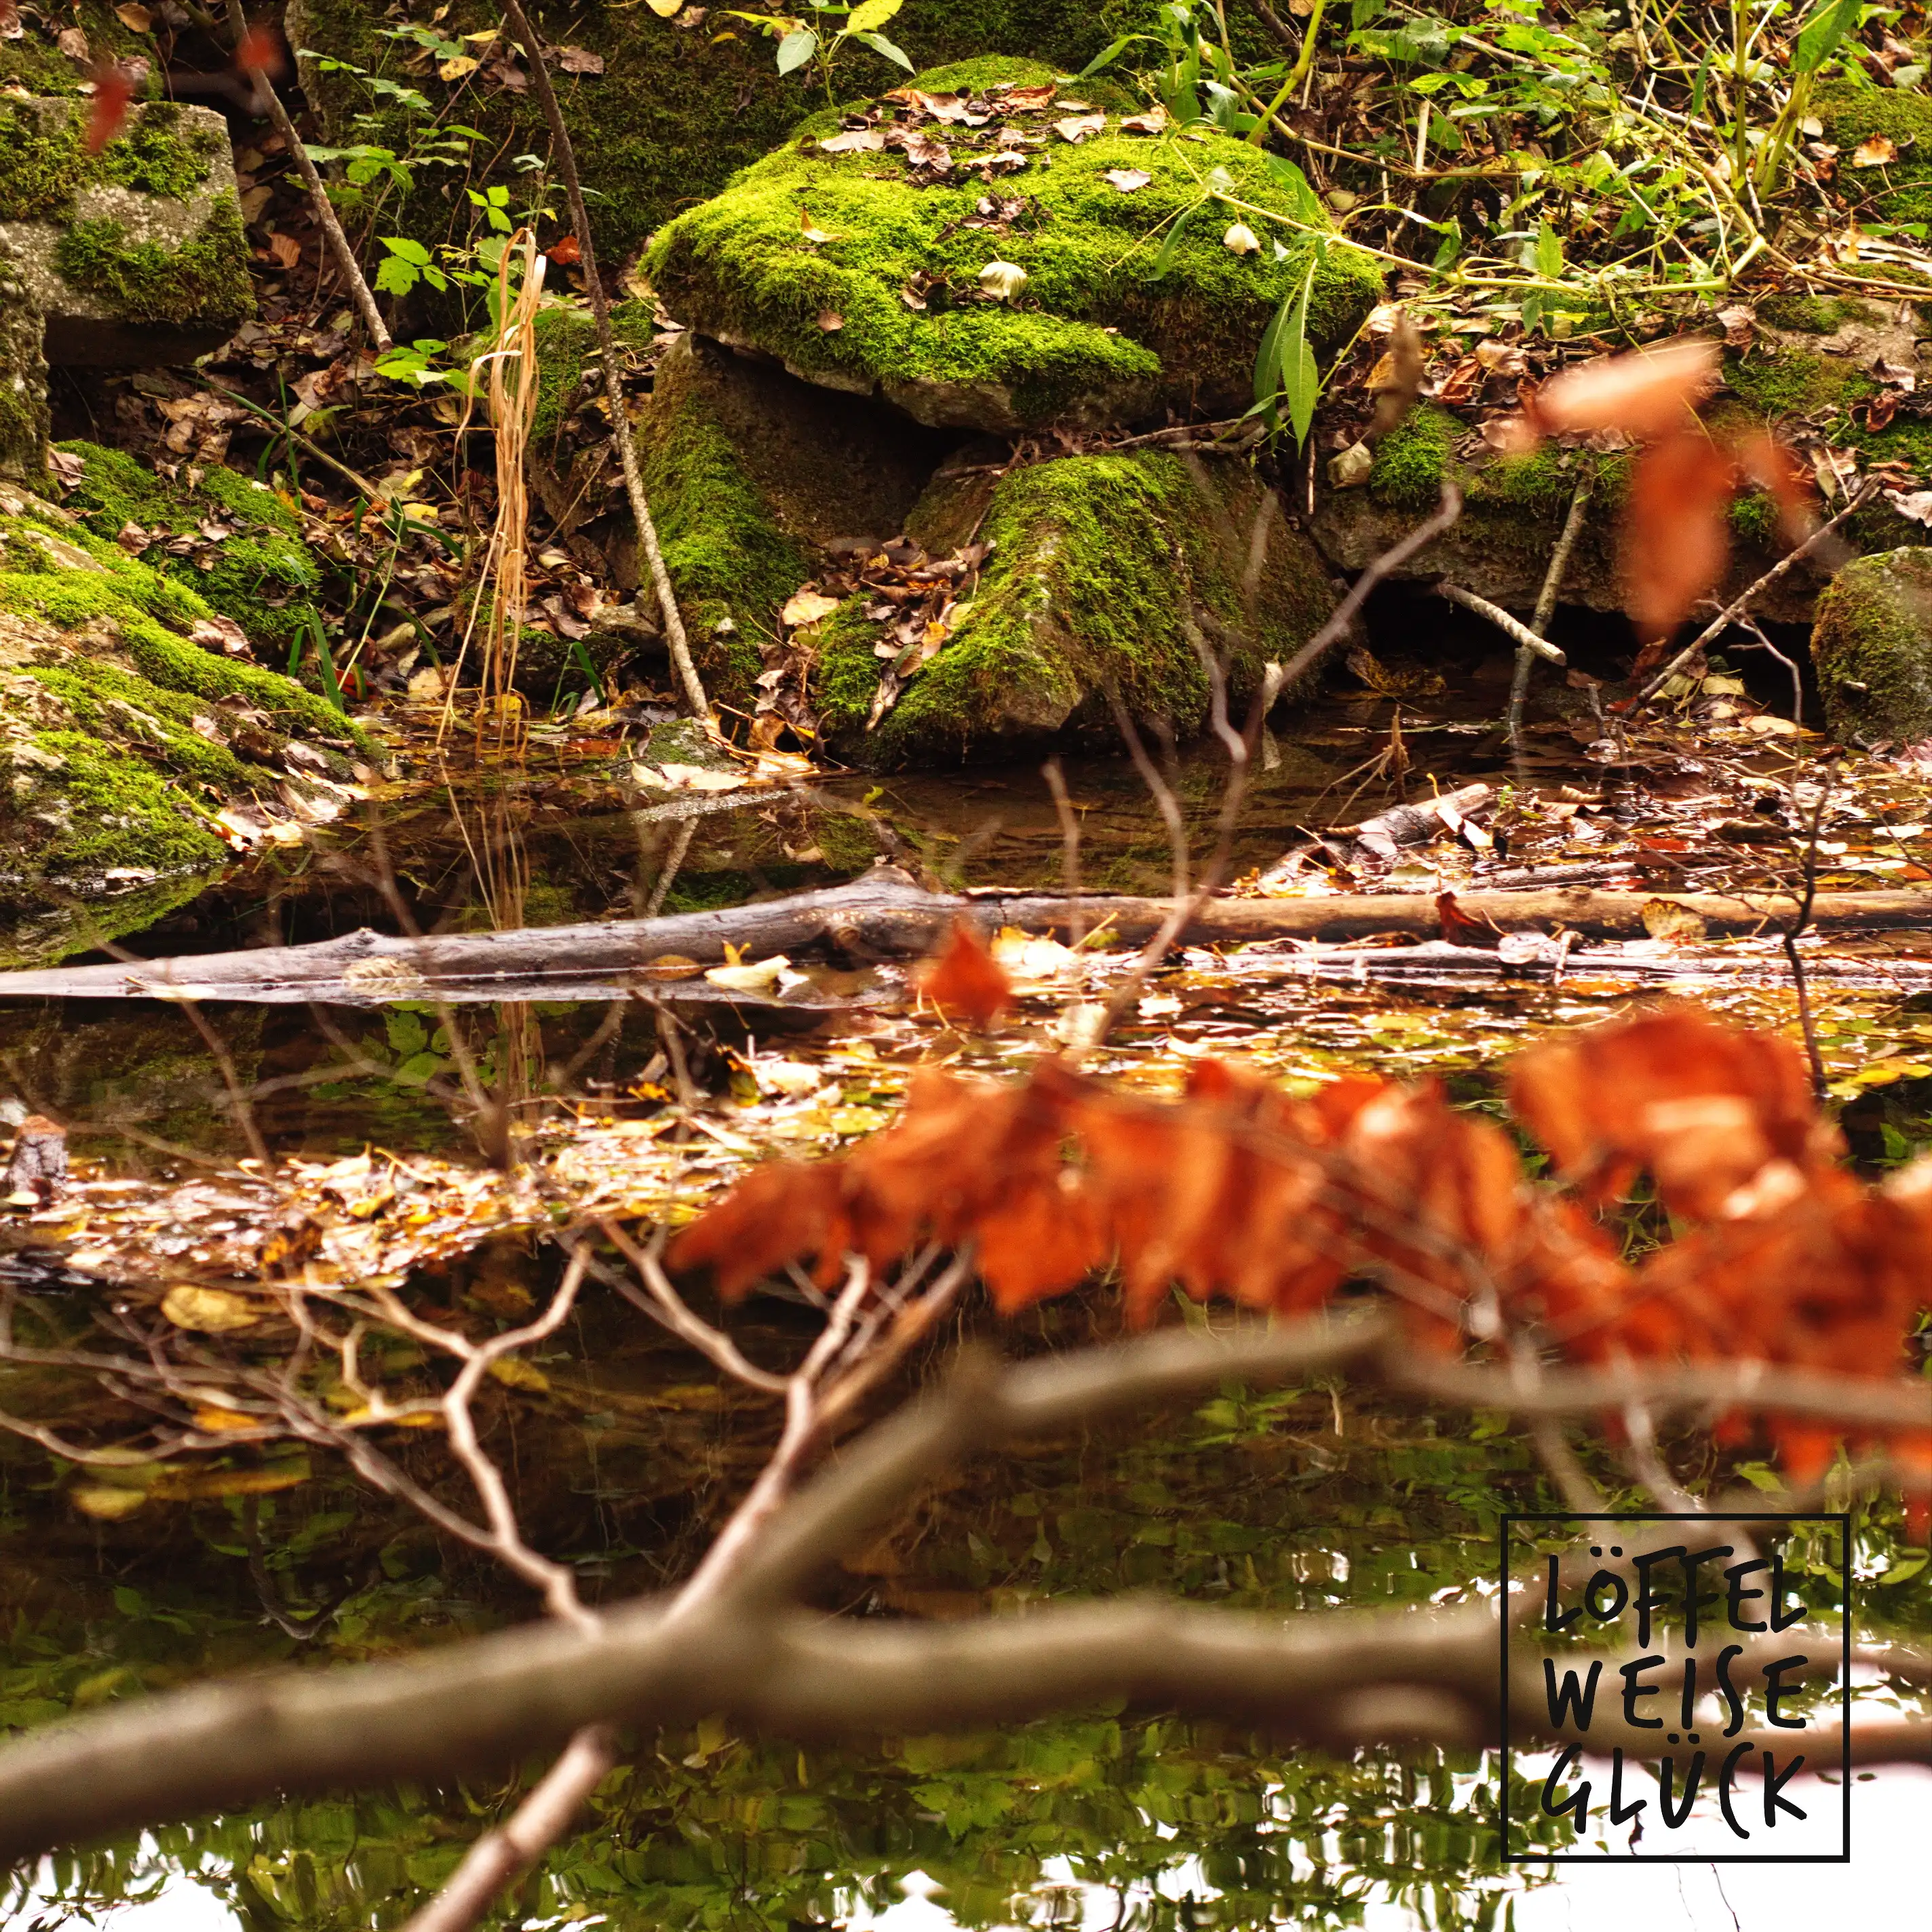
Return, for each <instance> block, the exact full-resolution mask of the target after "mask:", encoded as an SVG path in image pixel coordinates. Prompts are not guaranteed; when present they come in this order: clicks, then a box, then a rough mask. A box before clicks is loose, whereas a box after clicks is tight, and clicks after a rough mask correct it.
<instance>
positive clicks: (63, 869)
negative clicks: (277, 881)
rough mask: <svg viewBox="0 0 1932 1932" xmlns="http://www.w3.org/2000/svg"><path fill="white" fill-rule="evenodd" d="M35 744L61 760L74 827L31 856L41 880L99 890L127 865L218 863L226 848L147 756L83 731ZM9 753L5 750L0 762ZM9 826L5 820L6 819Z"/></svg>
mask: <svg viewBox="0 0 1932 1932" xmlns="http://www.w3.org/2000/svg"><path fill="white" fill-rule="evenodd" d="M31 742H32V743H33V744H34V746H35V747H36V748H37V749H38V750H40V751H42V752H43V753H45V754H47V755H48V756H49V757H54V758H57V759H58V760H60V762H61V765H62V771H61V773H60V791H61V794H62V797H63V799H65V802H66V803H67V805H68V814H69V822H68V826H66V828H65V829H63V830H62V831H59V832H55V833H54V834H53V835H52V836H50V837H47V838H45V841H44V842H43V844H41V845H40V849H39V850H37V851H33V850H30V851H29V853H28V855H27V856H28V859H29V861H30V862H31V863H32V864H33V865H34V869H35V870H36V871H39V872H40V873H41V874H43V875H44V876H46V877H51V878H53V879H55V880H58V881H61V882H63V883H70V884H71V885H72V886H74V888H75V889H78V890H98V889H99V883H100V881H101V879H102V877H103V876H104V874H107V872H109V871H113V870H115V869H117V868H130V869H138V870H141V871H161V872H172V871H186V870H190V869H193V868H206V867H208V866H209V865H219V864H220V862H222V860H223V859H224V858H226V856H227V847H226V845H225V844H223V842H222V840H221V838H220V835H218V834H217V832H215V831H214V829H213V828H212V827H211V826H210V825H209V824H208V823H207V822H206V820H204V819H203V818H202V817H200V816H199V814H196V812H195V811H194V810H193V808H192V807H191V806H190V805H188V803H187V801H186V799H184V797H183V796H182V793H181V789H180V787H179V786H178V784H175V782H174V781H172V779H171V778H169V776H168V775H166V773H165V772H160V771H157V770H156V769H154V767H153V766H151V765H149V764H148V763H146V762H145V760H143V759H142V758H141V757H139V756H136V755H135V754H131V753H128V752H125V751H118V750H115V749H114V748H112V747H110V746H108V745H104V744H103V743H101V741H100V740H99V739H97V738H94V737H92V736H89V735H88V734H87V733H85V732H82V731H43V732H38V733H35V734H34V736H33V739H32V740H31ZM6 762H7V752H6V750H5V747H4V746H0V765H3V764H5V763H6ZM0 823H4V821H0Z"/></svg>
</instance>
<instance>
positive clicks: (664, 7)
mask: <svg viewBox="0 0 1932 1932" xmlns="http://www.w3.org/2000/svg"><path fill="white" fill-rule="evenodd" d="M644 5H646V7H649V9H650V10H651V11H652V13H655V15H656V16H657V17H658V19H659V20H670V18H671V17H672V16H673V14H675V13H676V11H677V10H678V9H679V7H682V5H684V0H644Z"/></svg>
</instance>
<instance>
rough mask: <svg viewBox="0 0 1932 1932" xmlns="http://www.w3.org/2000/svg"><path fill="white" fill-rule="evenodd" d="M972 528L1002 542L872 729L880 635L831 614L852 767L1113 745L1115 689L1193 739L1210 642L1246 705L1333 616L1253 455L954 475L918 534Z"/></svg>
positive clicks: (1161, 457) (838, 733) (858, 613)
mask: <svg viewBox="0 0 1932 1932" xmlns="http://www.w3.org/2000/svg"><path fill="white" fill-rule="evenodd" d="M976 530H977V532H978V537H979V540H980V541H985V542H987V543H989V544H991V545H992V551H991V554H990V556H989V559H988V561H987V562H986V565H985V567H984V568H983V570H982V571H981V574H980V579H979V583H978V585H977V589H975V590H974V593H973V595H971V597H970V598H968V599H967V600H965V601H963V602H962V604H960V605H959V607H958V608H957V610H956V616H955V619H954V625H955V628H954V632H953V636H952V637H950V638H949V639H948V640H947V642H946V643H945V645H944V648H943V649H941V650H940V652H938V655H936V656H935V657H934V658H932V659H931V660H930V661H929V662H928V663H927V664H926V666H925V667H924V668H923V669H922V670H919V672H917V673H916V675H914V676H913V677H912V678H911V679H910V681H909V682H907V685H906V686H905V688H904V691H902V693H901V695H900V696H899V697H898V701H897V702H896V703H895V704H894V705H893V706H892V709H890V710H889V711H887V712H886V713H885V715H884V716H883V718H881V719H880V721H879V723H878V724H877V726H876V727H874V728H871V729H869V730H868V728H867V719H868V715H869V713H870V711H871V706H872V703H873V700H874V695H875V694H876V693H877V690H878V687H879V681H880V674H881V673H882V672H883V670H884V669H885V664H884V661H883V660H882V659H881V658H879V657H878V656H877V655H876V653H875V652H874V644H875V643H877V641H878V640H879V639H880V637H883V635H884V634H885V627H884V626H883V625H880V624H877V623H872V622H868V621H866V619H865V616H864V614H863V613H864V609H865V604H867V603H868V602H869V601H871V599H870V598H868V597H858V598H852V599H850V601H847V604H845V605H844V607H842V608H841V610H839V611H838V613H836V614H835V616H832V618H830V619H828V620H827V622H826V631H825V636H824V639H823V643H822V644H821V646H820V653H819V658H818V663H817V670H816V673H815V678H814V698H815V701H816V703H817V706H818V714H819V722H820V729H821V731H822V732H823V736H824V737H825V739H826V743H827V744H828V745H829V747H830V748H831V749H832V751H834V752H835V753H836V754H837V755H838V756H839V757H841V758H844V759H846V760H849V761H850V762H851V763H854V764H857V765H860V766H865V767H868V768H870V769H891V768H893V767H897V766H907V765H916V764H925V763H959V762H960V761H962V760H968V759H988V758H999V757H1011V756H1014V755H1016V754H1019V753H1020V752H1022V751H1028V750H1031V749H1032V748H1035V747H1037V746H1038V745H1043V744H1044V743H1046V742H1049V741H1050V740H1052V739H1055V738H1058V737H1061V736H1068V735H1071V736H1075V737H1076V738H1077V737H1080V736H1091V737H1093V738H1094V739H1103V740H1111V739H1112V738H1113V736H1114V735H1115V733H1114V726H1113V723H1112V716H1111V712H1110V710H1109V706H1108V705H1107V703H1106V697H1105V694H1104V691H1105V687H1106V685H1107V684H1109V682H1111V683H1113V684H1114V685H1116V686H1117V688H1118V690H1119V691H1120V694H1121V698H1122V700H1123V701H1124V703H1126V705H1127V707H1128V709H1130V711H1131V712H1133V715H1135V716H1136V717H1137V718H1151V717H1160V718H1165V719H1166V720H1167V721H1169V723H1170V724H1172V727H1174V729H1175V731H1176V732H1177V733H1180V734H1181V735H1184V736H1185V735H1188V734H1190V733H1194V732H1196V731H1198V730H1200V729H1201V727H1202V725H1203V724H1205V721H1206V718H1207V713H1208V680H1207V677H1206V675H1205V673H1204V671H1203V670H1202V664H1201V660H1200V655H1199V651H1198V650H1197V649H1196V643H1195V641H1194V639H1195V637H1201V638H1202V639H1203V640H1205V641H1206V642H1207V643H1209V644H1210V645H1211V646H1212V647H1213V648H1214V649H1216V650H1217V652H1219V653H1220V654H1221V655H1223V657H1224V658H1229V659H1231V660H1232V663H1231V670H1232V677H1231V684H1232V688H1233V691H1234V693H1235V696H1236V697H1237V699H1239V698H1240V697H1242V696H1243V695H1244V694H1246V693H1247V692H1249V691H1252V690H1253V687H1254V685H1255V684H1256V682H1258V681H1259V679H1260V677H1261V676H1262V667H1263V666H1264V665H1265V664H1266V662H1267V661H1268V660H1270V659H1274V660H1276V661H1280V660H1283V659H1285V658H1287V657H1289V655H1292V652H1294V651H1295V649H1296V647H1297V646H1298V645H1300V644H1301V643H1304V642H1305V641H1306V640H1307V638H1308V637H1309V636H1310V634H1312V633H1313V631H1315V630H1316V628H1317V627H1318V626H1319V625H1320V624H1321V623H1322V622H1323V620H1324V619H1325V618H1326V617H1327V616H1328V613H1329V612H1330V610H1331V609H1332V608H1333V607H1334V593H1333V591H1332V589H1331V586H1330V583H1329V580H1328V573H1327V571H1326V570H1325V568H1324V567H1323V565H1322V560H1321V559H1320V557H1319V556H1318V555H1317V554H1316V552H1315V550H1314V548H1313V545H1312V544H1310V543H1309V541H1308V540H1307V538H1305V537H1304V535H1302V534H1301V532H1300V531H1299V530H1298V529H1295V528H1294V527H1293V526H1292V525H1291V524H1290V523H1289V522H1288V521H1287V520H1286V517H1284V516H1283V514H1282V511H1281V505H1280V502H1279V501H1278V499H1274V497H1273V496H1271V493H1269V492H1268V491H1267V490H1265V489H1264V488H1263V487H1262V484H1260V482H1259V480H1258V479H1257V478H1256V476H1255V475H1254V473H1253V470H1252V469H1250V467H1249V466H1248V465H1247V464H1246V463H1242V462H1238V461H1234V460H1217V461H1216V462H1214V463H1199V464H1190V463H1189V462H1188V461H1187V459H1186V458H1184V457H1181V456H1179V455H1175V454H1172V452H1159V451H1151V450H1139V451H1133V452H1120V453H1118V454H1115V455H1100V456H1077V457H1067V458H1061V459H1060V460H1058V461H1055V462H1051V463H1037V464H1034V465H1032V466H1029V467H1026V468H1023V469H1016V470H1013V471H1011V472H1008V473H1007V475H1004V476H1003V477H1001V478H999V479H998V481H997V482H995V481H992V480H990V479H989V478H986V477H983V476H980V477H974V476H971V475H947V474H946V473H944V472H942V474H941V475H940V476H939V477H938V478H937V479H936V480H935V482H934V484H933V486H932V489H931V490H929V491H928V493H927V494H926V497H925V499H923V500H922V502H921V503H920V505H919V507H918V508H917V509H916V511H915V512H914V513H913V517H912V518H911V520H910V525H909V533H910V535H912V536H913V538H915V539H916V541H919V542H920V543H922V544H924V545H925V546H926V547H927V549H929V550H931V551H932V552H934V553H935V554H943V553H948V552H951V551H953V550H956V549H957V548H958V547H959V546H960V545H961V544H962V543H964V542H965V541H966V540H967V539H968V538H969V537H971V535H973V533H974V532H975V531H976ZM1257 538H1259V546H1258V547H1259V551H1260V554H1261V557H1262V567H1261V568H1260V570H1259V573H1258V574H1256V577H1255V578H1254V580H1253V593H1252V595H1250V594H1249V592H1248V591H1247V589H1246V588H1245V587H1244V579H1245V577H1246V576H1247V568H1248V561H1249V559H1250V557H1251V556H1253V555H1254V554H1255V553H1256V547H1257V542H1256V540H1257ZM1190 632H1192V633H1193V636H1190Z"/></svg>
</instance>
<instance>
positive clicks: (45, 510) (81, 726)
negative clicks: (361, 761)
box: [0, 486, 362, 945]
mask: <svg viewBox="0 0 1932 1932" xmlns="http://www.w3.org/2000/svg"><path fill="white" fill-rule="evenodd" d="M213 620H214V611H213V610H212V609H211V607H210V606H209V605H208V604H206V603H205V602H204V601H202V598H200V597H199V595H197V594H196V592H194V591H193V589H190V588H189V587H188V586H187V585H185V584H181V583H176V582H175V581H174V580H172V579H170V578H169V577H164V576H163V575H161V574H160V573H159V572H157V571H154V570H151V569H150V568H148V566H147V565H145V564H142V563H139V562H136V561H135V560H134V559H133V558H131V557H130V556H127V555H126V554H124V553H123V552H122V551H121V550H118V548H117V547H115V545H113V544H110V543H108V542H107V541H104V540H103V539H102V538H99V537H97V536H95V535H94V534H93V533H92V532H90V531H89V530H88V529H86V527H85V526H83V525H82V524H80V523H78V522H77V521H75V520H74V519H73V518H71V517H69V516H68V514H66V513H65V511H62V510H59V509H58V508H55V507H54V506H53V505H52V504H50V503H48V502H44V501H43V500H42V499H39V498H37V497H35V496H31V494H29V493H27V492H26V491H25V490H19V489H17V488H14V487H11V486H7V487H0V908H5V910H7V911H9V912H11V913H26V914H28V915H34V914H38V913H45V911H46V910H47V908H48V907H49V906H52V907H55V908H58V907H60V906H62V904H65V903H67V902H68V901H93V900H95V899H98V898H104V897H109V898H111V897H113V896H114V895H115V894H116V893H117V892H121V891H125V890H131V889H136V888H139V889H143V890H145V889H146V888H148V887H150V886H154V885H155V884H156V883H157V882H160V881H162V880H166V879H167V878H169V877H175V876H178V875H180V874H184V873H187V872H192V871H197V870H205V869H207V868H209V867H210V866H212V865H218V864H220V862H222V861H223V859H225V857H226V854H227V852H228V850H229V847H228V844H227V842H226V841H225V840H224V839H223V837H222V836H221V835H220V832H219V831H218V830H217V827H216V826H215V823H214V813H215V811H217V809H218V808H220V806H221V805H223V804H224V803H226V802H233V801H235V800H236V799H247V798H249V797H251V796H259V797H260V798H263V799H268V800H278V799H286V798H287V796H290V793H293V794H294V795H295V796H298V797H303V796H310V795H312V794H314V793H317V790H318V789H319V788H320V789H325V790H326V785H327V783H328V781H329V778H328V775H329V774H330V773H333V774H334V775H336V776H338V777H345V778H346V777H347V775H349V772H350V766H349V764H348V762H347V760H346V759H344V757H342V756H341V754H340V752H339V751H323V750H320V749H318V748H317V747H316V744H315V741H317V740H320V741H321V742H323V743H324V744H334V745H356V744H359V743H360V742H362V736H361V734H360V733H359V732H357V731H356V730H355V728H354V727H353V726H351V725H350V724H349V723H348V722H347V721H346V720H345V719H344V718H342V717H341V715H340V714H338V712H335V711H334V710H333V709H332V708H331V707H329V706H328V705H326V703H323V700H321V699H320V698H318V697H316V696H314V694H312V693H311V692H309V691H305V690H303V689H302V687H301V686H300V685H296V684H294V683H292V682H290V680H289V679H287V678H284V677H281V676H277V675H276V674H275V673H273V672H272V671H267V670H263V669H261V668H260V667H259V666H257V665H255V664H251V663H247V662H243V661H236V659H234V658H229V657H227V656H226V655H223V654H222V653H221V652H220V651H219V650H218V649H209V648H208V647H207V646H205V645H204V644H203V643H199V642H197V641H196V631H197V629H199V630H200V631H202V634H205V635H212V636H214V637H217V638H218V637H219V634H220V633H219V631H218V629H217V627H215V626H214V621H213ZM293 737H300V738H302V739H307V740H308V741H309V742H308V745H306V746H305V748H302V752H301V755H300V756H299V757H298V756H297V755H296V754H295V753H293V752H292V751H291V748H290V745H291V739H292V738H293ZM165 897H166V895H165V894H164V895H163V898H165ZM121 929H123V930H124V929H125V927H124V926H122V927H121ZM75 943H76V944H79V945H87V944H92V943H94V942H93V941H92V939H90V938H87V937H86V936H85V935H83V936H82V937H80V938H78V939H77V941H76V942H75Z"/></svg>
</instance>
